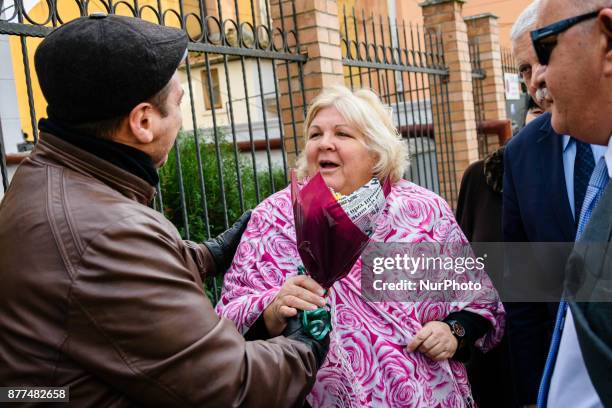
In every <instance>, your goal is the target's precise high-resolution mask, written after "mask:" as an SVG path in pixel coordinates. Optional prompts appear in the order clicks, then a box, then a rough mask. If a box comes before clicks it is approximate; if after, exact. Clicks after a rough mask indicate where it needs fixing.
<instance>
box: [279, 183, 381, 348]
mask: <svg viewBox="0 0 612 408" xmlns="http://www.w3.org/2000/svg"><path fill="white" fill-rule="evenodd" d="M390 191H391V184H390V182H389V180H388V179H387V180H386V181H385V183H384V185H381V184H380V182H379V181H378V179H377V178H373V179H371V180H370V181H368V182H367V183H366V184H364V185H363V186H362V187H360V188H358V189H357V190H355V191H354V192H352V193H351V194H349V195H345V196H343V195H341V194H338V193H335V192H334V191H333V190H331V189H330V188H329V187H328V186H327V184H325V181H324V180H323V177H322V176H321V174H320V173H317V174H316V175H315V176H314V177H312V178H311V179H310V180H309V181H308V182H307V183H306V185H304V187H302V189H301V190H300V189H298V183H297V180H296V177H295V173H293V172H292V173H291V201H292V205H293V214H294V219H295V232H296V238H297V247H298V253H299V254H300V258H301V259H302V263H303V266H304V267H303V268H298V272H299V273H306V274H308V275H309V276H310V277H312V278H313V279H314V280H315V281H317V282H318V283H319V284H320V285H321V286H322V287H323V288H324V289H326V290H327V289H329V288H330V287H331V286H332V285H333V284H334V283H335V282H336V281H338V280H340V279H342V278H344V277H345V276H346V275H347V274H348V273H349V271H350V270H351V268H352V267H353V265H354V264H355V262H357V260H358V259H359V257H360V256H361V253H362V252H363V250H364V249H365V248H366V246H367V245H368V243H369V241H370V237H371V236H372V234H373V232H374V230H375V229H376V220H377V219H378V216H379V215H380V214H381V212H382V210H383V208H384V206H385V203H386V200H385V198H386V196H387V195H388V194H389V192H390ZM301 318H302V319H303V322H302V323H303V324H304V327H306V329H307V331H308V332H309V333H310V334H311V335H312V336H313V337H314V338H324V337H325V335H327V333H328V332H329V331H330V330H331V323H330V314H329V311H328V310H326V309H322V308H321V309H317V310H314V311H303V312H301Z"/></svg>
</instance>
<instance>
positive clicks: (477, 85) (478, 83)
mask: <svg viewBox="0 0 612 408" xmlns="http://www.w3.org/2000/svg"><path fill="white" fill-rule="evenodd" d="M468 46H469V50H470V61H471V63H472V95H473V98H474V117H475V120H476V135H477V137H478V158H480V159H484V158H485V157H487V156H488V155H489V153H492V152H493V150H495V149H494V148H493V149H491V146H490V145H489V138H488V135H487V134H486V133H485V131H484V129H483V122H484V120H485V115H484V90H483V85H484V79H485V78H486V72H485V70H484V69H483V68H482V64H481V61H480V43H479V42H478V39H472V40H470V41H469V44H468Z"/></svg>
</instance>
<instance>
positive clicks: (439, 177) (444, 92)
mask: <svg viewBox="0 0 612 408" xmlns="http://www.w3.org/2000/svg"><path fill="white" fill-rule="evenodd" d="M340 31H341V45H342V57H343V60H342V63H343V65H344V78H345V83H346V85H347V86H350V87H351V88H360V87H367V88H371V89H373V90H374V91H376V92H377V93H378V94H379V95H380V96H381V99H382V100H383V102H384V103H386V104H387V105H388V106H390V107H391V108H392V109H393V117H394V121H395V124H396V126H397V127H398V130H399V132H400V134H401V135H402V136H403V137H404V138H405V140H406V143H407V144H408V150H409V153H410V160H411V164H410V167H409V169H408V172H407V174H406V175H405V176H406V178H408V179H410V180H412V181H413V182H415V183H417V184H419V185H422V186H424V187H426V188H428V189H430V190H433V191H435V192H437V193H438V194H441V195H442V196H443V197H444V198H446V200H447V201H449V202H450V203H453V202H455V198H456V196H457V185H456V180H455V163H454V159H453V158H454V150H453V149H454V146H453V143H452V132H451V128H450V103H449V98H448V84H447V82H448V69H447V67H446V63H445V61H444V52H443V47H442V38H441V36H439V35H438V34H437V33H435V32H425V31H424V30H423V29H422V28H421V27H419V26H417V25H413V24H406V23H405V22H404V21H397V20H395V19H391V18H389V17H386V18H383V17H382V16H374V15H372V14H370V15H369V16H366V13H365V11H363V10H362V11H361V13H360V14H359V15H358V14H357V13H356V12H355V9H352V10H350V11H348V12H347V9H346V7H344V9H343V14H342V15H341V30H340Z"/></svg>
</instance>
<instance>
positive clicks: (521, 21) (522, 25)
mask: <svg viewBox="0 0 612 408" xmlns="http://www.w3.org/2000/svg"><path fill="white" fill-rule="evenodd" d="M540 3H541V1H540V0H534V1H533V2H531V4H530V5H529V6H527V8H525V10H523V12H522V13H521V15H520V16H518V18H517V19H516V22H515V23H514V25H513V26H512V31H510V39H511V40H512V44H513V45H514V44H516V42H517V41H518V39H519V38H520V37H522V36H523V35H524V34H527V33H528V32H529V31H531V30H532V29H533V28H534V27H535V25H536V22H537V20H538V9H539V8H540Z"/></svg>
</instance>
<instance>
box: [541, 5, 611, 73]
mask: <svg viewBox="0 0 612 408" xmlns="http://www.w3.org/2000/svg"><path fill="white" fill-rule="evenodd" d="M598 15H599V10H598V11H593V12H590V13H587V14H582V15H580V16H575V17H570V18H568V19H565V20H561V21H557V22H556V23H552V24H550V25H547V26H546V27H542V28H538V29H537V30H533V31H532V32H531V42H532V43H533V48H534V49H535V52H536V55H537V56H538V61H539V62H540V64H542V65H548V63H549V61H550V55H551V54H552V52H553V50H554V49H555V46H556V45H557V36H558V35H559V34H561V33H562V32H563V31H565V30H567V29H569V28H570V27H573V26H575V25H576V24H578V23H581V22H583V21H586V20H589V19H591V18H595V17H597V16H598Z"/></svg>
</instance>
